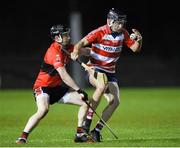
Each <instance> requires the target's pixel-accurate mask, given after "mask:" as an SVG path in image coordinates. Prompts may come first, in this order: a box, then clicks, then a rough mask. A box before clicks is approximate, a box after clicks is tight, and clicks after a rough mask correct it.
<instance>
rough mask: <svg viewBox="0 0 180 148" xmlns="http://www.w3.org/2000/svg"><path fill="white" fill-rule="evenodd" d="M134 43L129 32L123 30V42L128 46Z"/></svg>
mask: <svg viewBox="0 0 180 148" xmlns="http://www.w3.org/2000/svg"><path fill="white" fill-rule="evenodd" d="M134 43H135V41H134V40H132V39H131V38H130V36H129V33H128V32H127V31H126V30H125V31H124V44H125V45H126V46H127V47H129V48H130V47H131V46H132V45H133V44H134Z"/></svg>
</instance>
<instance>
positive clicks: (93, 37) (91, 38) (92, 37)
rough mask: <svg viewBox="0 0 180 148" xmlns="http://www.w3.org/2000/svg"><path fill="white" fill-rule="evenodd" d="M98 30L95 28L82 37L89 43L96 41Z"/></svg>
mask: <svg viewBox="0 0 180 148" xmlns="http://www.w3.org/2000/svg"><path fill="white" fill-rule="evenodd" d="M99 33H100V30H99V29H96V30H93V31H91V32H90V33H89V34H88V35H87V36H85V37H84V38H85V39H86V40H87V41H88V42H89V44H91V43H94V42H97V41H98V36H99Z"/></svg>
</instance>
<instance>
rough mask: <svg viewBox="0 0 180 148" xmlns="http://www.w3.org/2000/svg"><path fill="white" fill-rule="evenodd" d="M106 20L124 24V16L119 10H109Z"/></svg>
mask: <svg viewBox="0 0 180 148" xmlns="http://www.w3.org/2000/svg"><path fill="white" fill-rule="evenodd" d="M107 18H108V19H112V20H114V21H124V22H126V15H125V14H124V13H123V12H120V11H119V10H117V9H115V8H111V9H110V10H109V13H108V14H107Z"/></svg>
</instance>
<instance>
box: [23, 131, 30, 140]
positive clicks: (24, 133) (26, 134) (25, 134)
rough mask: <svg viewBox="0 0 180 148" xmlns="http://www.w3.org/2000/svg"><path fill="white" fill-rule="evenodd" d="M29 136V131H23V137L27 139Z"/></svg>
mask: <svg viewBox="0 0 180 148" xmlns="http://www.w3.org/2000/svg"><path fill="white" fill-rule="evenodd" d="M28 136H29V133H27V132H22V134H21V138H25V139H27V138H28Z"/></svg>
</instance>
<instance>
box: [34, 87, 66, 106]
mask: <svg viewBox="0 0 180 148" xmlns="http://www.w3.org/2000/svg"><path fill="white" fill-rule="evenodd" d="M68 90H69V88H68V87H65V86H57V87H40V88H38V89H36V90H34V96H35V95H38V93H39V92H40V91H42V92H40V93H47V94H48V95H49V100H50V102H49V103H50V104H54V103H56V102H58V101H59V100H60V99H61V98H62V97H63V96H64V95H65V94H66V92H68ZM35 100H36V97H35Z"/></svg>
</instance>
